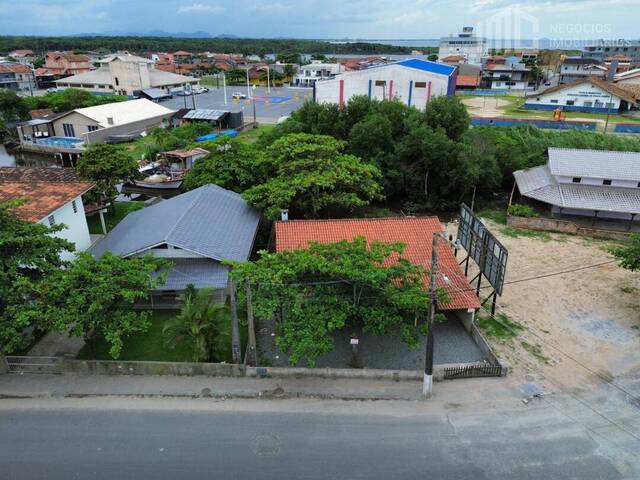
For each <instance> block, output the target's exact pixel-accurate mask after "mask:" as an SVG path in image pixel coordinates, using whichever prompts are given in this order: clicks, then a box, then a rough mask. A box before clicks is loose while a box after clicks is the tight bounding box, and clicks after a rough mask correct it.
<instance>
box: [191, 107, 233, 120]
mask: <svg viewBox="0 0 640 480" xmlns="http://www.w3.org/2000/svg"><path fill="white" fill-rule="evenodd" d="M228 113H229V112H228V111H226V110H210V109H208V108H197V109H195V110H190V111H189V112H188V113H187V114H186V115H185V116H184V117H182V118H190V119H192V120H214V121H216V120H220V119H221V118H222V117H224V116H225V115H226V114H228Z"/></svg>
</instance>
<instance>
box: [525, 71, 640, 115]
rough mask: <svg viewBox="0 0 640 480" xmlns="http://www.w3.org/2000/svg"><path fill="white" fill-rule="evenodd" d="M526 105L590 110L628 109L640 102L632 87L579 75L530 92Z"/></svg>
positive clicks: (582, 110)
mask: <svg viewBox="0 0 640 480" xmlns="http://www.w3.org/2000/svg"><path fill="white" fill-rule="evenodd" d="M525 98H526V100H525V103H524V108H527V109H530V110H557V109H560V110H564V111H567V112H587V113H624V112H627V111H629V110H631V109H632V108H635V107H637V106H638V97H637V96H636V94H635V93H633V92H632V91H629V90H626V89H623V88H620V86H619V85H617V84H614V83H612V82H606V81H604V80H601V79H600V78H597V77H587V78H579V79H577V80H574V81H572V82H569V83H565V84H563V85H558V86H556V87H551V88H548V89H546V90H544V91H541V92H536V93H532V94H530V95H527V96H526V97H525Z"/></svg>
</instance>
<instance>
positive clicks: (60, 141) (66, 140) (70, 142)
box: [36, 137, 83, 147]
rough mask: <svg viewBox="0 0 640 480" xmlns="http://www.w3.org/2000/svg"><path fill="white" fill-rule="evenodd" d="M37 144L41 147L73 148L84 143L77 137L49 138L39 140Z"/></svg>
mask: <svg viewBox="0 0 640 480" xmlns="http://www.w3.org/2000/svg"><path fill="white" fill-rule="evenodd" d="M36 143H39V144H41V145H55V146H60V147H73V146H76V145H78V144H82V143H83V141H82V139H81V138H77V137H49V138H39V139H38V140H36Z"/></svg>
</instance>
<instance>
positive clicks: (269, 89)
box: [267, 65, 271, 93]
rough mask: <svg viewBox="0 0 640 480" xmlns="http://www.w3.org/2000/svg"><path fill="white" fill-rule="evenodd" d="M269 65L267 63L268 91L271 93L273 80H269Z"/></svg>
mask: <svg viewBox="0 0 640 480" xmlns="http://www.w3.org/2000/svg"><path fill="white" fill-rule="evenodd" d="M269 70H271V69H270V68H269V65H267V93H271V81H270V80H269Z"/></svg>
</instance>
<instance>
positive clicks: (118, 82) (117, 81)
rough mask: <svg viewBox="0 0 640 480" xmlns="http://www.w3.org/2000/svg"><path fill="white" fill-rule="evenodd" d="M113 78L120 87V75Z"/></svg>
mask: <svg viewBox="0 0 640 480" xmlns="http://www.w3.org/2000/svg"><path fill="white" fill-rule="evenodd" d="M113 79H114V80H115V82H116V87H119V86H120V80H118V77H113Z"/></svg>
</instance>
